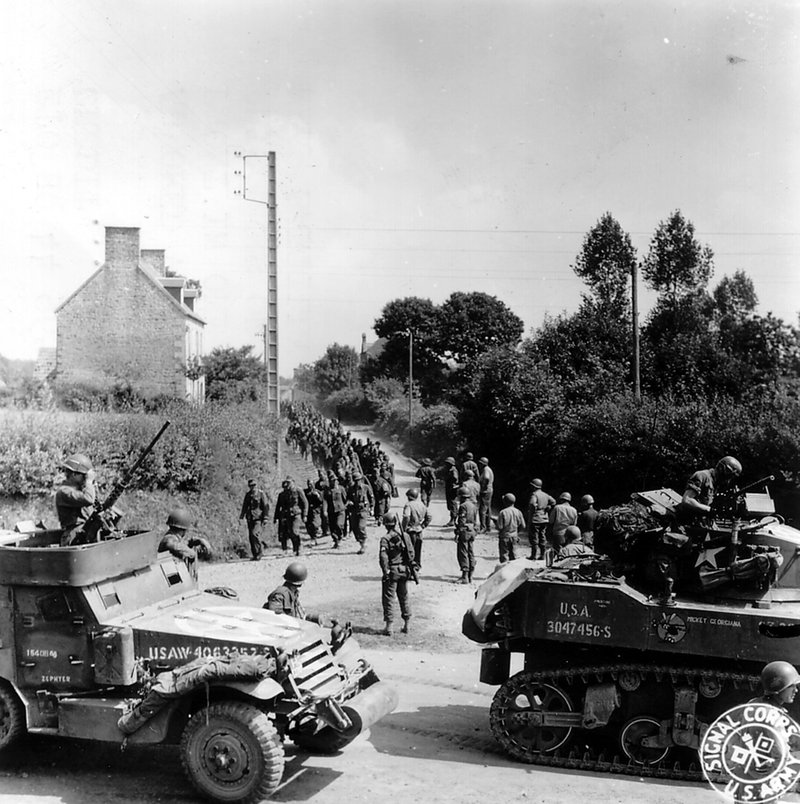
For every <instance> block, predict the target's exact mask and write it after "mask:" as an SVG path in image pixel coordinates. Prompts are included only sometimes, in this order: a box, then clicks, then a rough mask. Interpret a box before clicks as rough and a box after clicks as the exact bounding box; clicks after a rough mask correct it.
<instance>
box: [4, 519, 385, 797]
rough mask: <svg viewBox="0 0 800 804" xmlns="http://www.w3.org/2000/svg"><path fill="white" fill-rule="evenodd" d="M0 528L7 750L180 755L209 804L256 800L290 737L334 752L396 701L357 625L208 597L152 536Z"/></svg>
mask: <svg viewBox="0 0 800 804" xmlns="http://www.w3.org/2000/svg"><path fill="white" fill-rule="evenodd" d="M59 538H60V532H58V531H44V530H34V531H31V532H27V533H18V532H9V531H4V532H0V750H2V749H4V748H7V747H8V746H9V745H11V744H12V743H14V742H15V741H16V740H18V739H19V738H21V737H22V736H23V735H24V734H25V732H36V733H40V734H50V735H59V736H66V737H77V738H82V739H93V740H103V741H109V742H119V743H121V742H123V740H125V741H128V742H132V743H160V742H175V743H179V744H180V750H181V760H182V763H183V766H184V769H185V771H186V773H187V776H188V777H189V780H190V781H191V782H192V784H193V785H194V786H195V788H196V789H197V790H198V791H199V792H200V793H201V794H202V795H203V796H205V797H206V798H209V799H211V800H219V801H240V802H251V801H259V800H261V799H263V798H266V797H268V796H269V795H270V794H271V793H272V792H273V791H274V790H275V789H276V788H277V786H278V785H279V784H280V782H281V779H282V776H283V762H284V759H283V740H284V739H286V738H289V739H292V740H294V741H295V742H296V743H298V744H300V745H303V746H304V747H306V748H307V749H309V750H321V751H335V750H338V749H340V748H342V747H344V746H345V745H347V743H349V742H351V741H352V740H353V739H355V738H356V737H357V736H358V735H359V734H360V733H361V732H363V731H364V730H365V729H367V728H369V727H370V725H372V724H373V723H375V722H376V721H377V720H379V719H380V718H382V717H383V716H384V715H386V714H388V713H389V712H391V711H392V710H393V709H394V708H395V706H396V705H397V695H396V692H395V691H394V689H392V688H391V687H389V686H388V685H387V684H386V683H385V682H381V681H379V679H378V677H377V675H376V674H375V671H374V670H373V669H372V668H371V666H370V665H369V664H368V662H367V661H366V660H365V659H364V658H363V656H362V655H361V651H360V648H359V646H358V644H357V642H356V641H355V640H354V639H353V638H352V637H351V635H350V632H349V630H348V629H343V628H341V627H338V626H337V627H335V628H332V629H326V628H322V627H320V626H318V625H316V624H314V623H311V622H307V621H305V620H297V619H295V618H293V617H289V616H287V615H284V614H276V613H274V612H271V611H267V610H264V609H255V608H250V607H246V606H242V605H241V604H240V603H239V602H238V601H237V600H235V599H228V598H226V597H223V596H218V595H214V594H208V593H205V592H202V591H200V590H199V589H198V586H197V581H196V580H195V576H194V573H192V572H191V571H190V568H189V567H188V566H187V565H186V564H185V563H184V562H183V561H181V560H179V559H177V558H175V557H174V556H172V555H171V554H169V553H157V545H158V540H159V537H158V535H157V534H155V533H147V532H144V533H143V532H131V533H129V534H124V533H121V534H119V535H118V537H117V538H114V539H108V540H101V541H98V542H95V543H92V544H86V545H81V546H72V547H62V546H60V545H59Z"/></svg>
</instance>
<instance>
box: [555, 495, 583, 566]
mask: <svg viewBox="0 0 800 804" xmlns="http://www.w3.org/2000/svg"><path fill="white" fill-rule="evenodd" d="M577 521H578V512H577V511H576V510H575V509H574V508H573V507H572V495H571V494H570V493H569V492H568V491H562V492H561V494H559V495H558V501H557V502H556V504H555V506H553V508H552V509H551V510H550V518H549V521H548V523H547V535H548V537H549V538H550V546H551V547H552V548H553V550H554V551H555V552H556V553H558V552H560V550H561V548H562V547H563V546H564V544H565V543H566V538H565V536H564V534H565V533H566V530H567V528H568V527H569V526H570V525H574V524H576V523H577Z"/></svg>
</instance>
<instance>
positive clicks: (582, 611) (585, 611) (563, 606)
mask: <svg viewBox="0 0 800 804" xmlns="http://www.w3.org/2000/svg"><path fill="white" fill-rule="evenodd" d="M558 613H559V614H562V615H564V616H565V617H588V616H589V607H588V606H587V605H586V604H584V605H583V606H579V605H578V604H577V603H559V604H558Z"/></svg>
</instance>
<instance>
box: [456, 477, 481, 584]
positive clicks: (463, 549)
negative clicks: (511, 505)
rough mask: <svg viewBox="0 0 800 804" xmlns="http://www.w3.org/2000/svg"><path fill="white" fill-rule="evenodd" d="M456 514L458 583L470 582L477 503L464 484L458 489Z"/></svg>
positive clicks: (473, 564) (473, 560)
mask: <svg viewBox="0 0 800 804" xmlns="http://www.w3.org/2000/svg"><path fill="white" fill-rule="evenodd" d="M458 499H459V505H458V515H457V517H456V558H457V559H458V567H459V569H460V570H461V578H460V579H459V580H458V583H472V573H473V572H474V571H475V552H474V550H473V542H474V541H475V529H476V527H477V523H478V505H477V503H476V502H475V499H474V498H473V497H472V494H471V492H470V490H469V489H468V488H467V487H466V485H462V486H461V488H460V489H459V490H458Z"/></svg>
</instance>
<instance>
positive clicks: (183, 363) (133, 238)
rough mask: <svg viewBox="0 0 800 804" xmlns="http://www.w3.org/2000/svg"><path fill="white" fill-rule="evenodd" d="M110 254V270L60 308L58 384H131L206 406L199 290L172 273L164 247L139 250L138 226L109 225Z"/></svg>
mask: <svg viewBox="0 0 800 804" xmlns="http://www.w3.org/2000/svg"><path fill="white" fill-rule="evenodd" d="M105 249H106V251H105V262H104V263H103V265H102V266H101V267H100V268H99V269H98V270H97V271H95V273H93V274H92V275H91V276H90V277H89V278H88V279H87V280H86V281H85V282H84V283H83V284H82V285H81V286H80V287H79V288H78V289H77V290H76V291H75V292H74V293H73V294H72V295H71V296H70V297H69V298H68V299H67V300H66V301H65V302H63V304H61V305H60V306H59V307H58V308H57V309H56V327H57V334H56V354H55V369H54V371H53V372H52V374H51V376H53V379H54V381H55V382H56V383H57V384H62V383H85V384H88V385H96V386H99V387H110V386H112V385H114V384H115V383H118V382H125V383H130V385H131V386H132V387H133V388H134V389H135V390H136V391H138V392H139V393H140V394H142V395H143V396H146V397H153V396H160V395H165V396H174V397H177V398H181V399H190V400H192V401H195V402H202V401H203V400H204V398H205V377H204V376H202V375H201V374H199V372H197V371H196V369H197V367H199V365H200V359H201V355H202V354H203V328H204V327H205V321H203V319H202V318H200V316H198V315H197V313H196V312H195V310H194V306H195V302H196V300H197V299H198V298H199V297H200V286H199V284H198V283H197V282H195V281H193V280H191V279H187V278H186V277H184V276H176V275H173V274H172V273H171V272H169V271H167V269H166V266H165V262H164V250H163V249H146V250H144V251H140V250H139V229H138V228H125V227H116V226H107V227H106V243H105ZM192 369H195V371H193V370H192Z"/></svg>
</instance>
